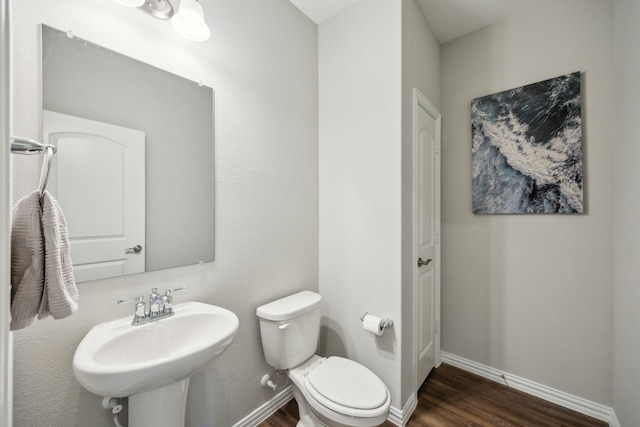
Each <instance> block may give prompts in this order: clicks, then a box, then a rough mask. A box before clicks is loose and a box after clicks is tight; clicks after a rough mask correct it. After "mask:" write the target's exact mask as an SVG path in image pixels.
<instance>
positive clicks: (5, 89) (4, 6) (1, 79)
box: [0, 0, 13, 427]
mask: <svg viewBox="0 0 640 427" xmlns="http://www.w3.org/2000/svg"><path fill="white" fill-rule="evenodd" d="M10 3H11V2H10V1H9V0H2V3H0V46H2V48H1V49H0V97H1V98H2V99H1V100H0V103H1V104H0V129H2V130H1V131H0V132H1V135H0V140H2V144H3V146H2V148H0V165H1V166H2V167H1V168H0V169H1V170H2V172H1V173H0V188H2V191H0V194H1V196H0V245H1V246H0V276H1V279H0V282H2V284H3V289H2V290H3V291H2V292H0V378H3V379H4V380H3V381H1V382H0V425H3V426H7V427H11V425H12V419H13V409H12V406H13V397H12V395H13V349H12V337H11V332H10V331H9V313H10V312H11V310H10V298H9V288H8V283H10V282H11V280H10V276H11V274H10V270H11V262H10V257H11V255H10V253H11V246H10V243H9V235H10V226H11V161H10V157H11V143H10V136H11V135H10V133H9V130H10V128H11V114H10V113H11V103H10V94H11V86H10V75H11V73H10V71H9V70H10V53H9V49H10V43H9V41H10V27H9V25H10V16H11V13H10V12H11V11H10Z"/></svg>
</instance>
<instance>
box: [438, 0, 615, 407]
mask: <svg viewBox="0 0 640 427" xmlns="http://www.w3.org/2000/svg"><path fill="white" fill-rule="evenodd" d="M611 26H612V10H611V3H610V2H609V1H602V0H564V1H546V2H543V3H541V4H540V5H539V6H536V7H533V8H530V9H527V10H524V11H523V12H522V13H519V14H518V15H516V16H513V17H511V18H509V19H507V20H505V21H502V22H500V23H497V24H495V25H492V26H490V27H488V28H485V29H482V30H479V31H477V32H475V33H472V34H470V35H468V36H465V37H462V38H460V39H457V40H455V41H452V42H450V43H448V44H445V45H444V46H442V58H441V61H442V62H441V64H442V69H441V73H442V74H441V75H442V86H441V90H442V92H441V97H442V117H443V119H442V124H443V144H442V147H443V148H442V171H443V177H442V184H443V186H442V218H443V230H442V251H443V252H442V260H443V264H442V315H443V318H442V346H443V350H444V351H447V352H450V353H453V354H456V355H460V356H463V357H466V358H469V359H471V360H474V361H477V362H480V363H483V364H486V365H489V366H492V367H495V368H498V369H502V370H505V371H507V372H510V373H513V374H516V375H519V376H522V377H525V378H528V379H530V380H533V381H536V382H539V383H542V384H545V385H547V386H550V387H554V388H557V389H559V390H562V391H565V392H568V393H572V394H575V395H577V396H580V397H583V398H587V399H590V400H593V401H596V402H599V403H603V404H611V390H612V385H611V381H612V378H611V357H612V356H611V352H612V317H613V313H612V303H613V292H612V286H613V285H612V266H613V255H612V250H613V241H612V219H613V210H612V184H611V175H612V168H611V158H612V155H611V151H612V149H613V147H614V146H613V139H614V137H613V135H614V134H615V126H614V124H613V123H614V118H615V116H614V111H613V108H612V106H613V100H614V98H613V89H614V85H613V78H614V74H613V66H612V59H613V58H612V50H611V46H612V45H611V43H612V38H611V32H612V31H611V28H612V27H611ZM578 70H579V71H582V72H583V80H582V93H583V104H582V107H583V110H582V112H583V116H582V117H583V132H584V140H583V143H584V176H585V195H586V197H585V201H586V204H585V207H586V213H585V214H584V215H520V216H518V215H502V216H497V215H473V214H472V213H471V129H470V101H471V100H472V99H473V98H476V97H479V96H483V95H488V94H491V93H495V92H499V91H502V90H505V89H510V88H514V87H518V86H521V85H524V84H528V83H534V82H537V81H540V80H544V79H548V78H551V77H556V76H559V75H563V74H567V73H570V72H573V71H578Z"/></svg>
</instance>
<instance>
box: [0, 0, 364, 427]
mask: <svg viewBox="0 0 640 427" xmlns="http://www.w3.org/2000/svg"><path fill="white" fill-rule="evenodd" d="M13 3H14V10H13V17H14V23H13V26H12V28H13V81H14V84H13V91H14V92H13V108H14V123H13V124H14V128H15V133H17V134H20V135H24V136H28V137H35V138H38V137H39V136H40V124H39V123H40V107H41V106H40V93H39V90H40V77H39V70H40V64H39V61H38V55H39V53H38V52H39V40H38V27H37V26H38V24H40V23H45V24H47V25H50V26H52V27H55V28H58V29H62V30H67V29H71V30H73V31H74V32H75V34H76V35H78V36H79V37H82V38H85V39H88V40H90V41H92V42H94V43H97V44H100V45H103V46H105V47H108V48H111V49H113V50H116V51H118V52H120V53H123V54H125V55H129V56H132V57H135V58H137V59H139V60H142V61H145V62H148V63H150V64H152V65H155V66H157V67H160V68H163V69H166V70H168V71H171V72H173V73H176V74H178V75H181V76H183V77H187V78H190V79H192V80H194V81H199V80H202V81H203V82H204V83H205V84H206V85H208V86H211V87H213V88H214V90H215V92H216V96H215V98H216V117H215V124H216V142H215V143H216V147H215V150H216V170H215V173H216V193H215V197H216V216H215V227H216V242H215V243H216V261H215V262H214V263H212V264H205V265H204V266H203V267H198V266H194V267H184V268H176V269H170V270H164V271H158V272H153V273H146V274H141V275H135V276H128V277H123V278H118V279H110V280H104V281H97V282H90V283H82V284H81V285H80V307H81V308H80V310H79V312H78V313H76V314H74V315H73V316H71V317H69V318H68V319H65V320H62V321H52V320H44V321H37V322H36V323H35V324H34V325H33V326H31V327H29V328H27V329H25V330H21V331H17V332H16V333H15V334H14V336H15V385H14V388H15V425H16V426H34V427H35V426H88V425H91V426H96V427H100V426H102V427H107V426H112V425H113V422H112V420H111V418H110V417H109V416H108V412H107V411H105V410H103V409H102V408H101V407H100V397H98V396H95V395H92V394H90V393H88V392H86V391H84V390H83V389H82V388H81V386H80V385H79V384H78V383H77V382H76V381H75V379H74V378H73V376H72V371H71V361H72V357H73V353H74V350H75V348H76V346H77V344H78V343H79V342H80V340H81V339H82V337H83V336H84V334H85V333H86V332H87V331H88V330H89V328H90V327H91V326H93V325H95V324H96V323H99V322H102V321H105V320H109V319H114V318H118V317H122V316H128V315H130V314H131V307H130V306H116V304H115V302H116V301H117V300H118V299H119V298H125V297H131V296H135V295H138V294H147V293H148V292H149V289H150V288H151V287H152V286H157V287H159V288H160V289H165V288H169V287H176V286H187V287H188V289H189V290H188V291H187V292H185V293H181V294H179V295H176V302H180V300H198V301H203V302H208V303H214V304H218V305H221V306H223V307H227V308H229V309H231V310H233V311H234V312H235V313H236V314H237V315H238V317H239V318H240V330H239V333H238V336H237V338H236V340H235V342H234V343H233V344H232V345H231V347H230V348H229V349H228V350H227V351H226V352H225V353H223V354H222V355H221V356H220V357H219V358H218V359H217V360H216V361H215V363H213V364H211V365H210V366H209V367H208V368H207V369H206V370H205V371H204V372H202V373H200V374H197V375H196V376H194V377H193V378H192V381H191V393H190V398H189V403H188V425H189V426H198V427H200V426H205V425H206V426H208V425H214V424H215V425H221V426H230V425H232V424H233V423H234V422H236V421H237V420H239V419H241V418H242V417H244V416H245V415H247V414H249V413H250V412H251V411H253V410H254V409H255V408H257V407H258V406H259V405H261V404H262V403H263V402H265V401H267V400H268V399H270V398H271V397H272V396H273V392H271V391H268V390H266V389H264V388H261V387H260V384H259V381H260V378H261V376H262V375H263V374H264V373H266V372H268V371H269V368H268V366H267V365H266V363H265V362H264V357H263V354H262V348H261V345H260V338H259V332H258V323H257V319H256V317H255V308H256V307H257V306H258V305H260V304H263V303H265V302H267V301H270V300H272V299H275V298H279V297H281V296H284V295H287V294H289V293H292V292H295V291H298V290H302V289H311V290H316V289H317V280H318V279H317V275H318V237H317V236H318V191H317V188H318V177H317V175H318V168H317V164H318V152H317V150H318V145H317V134H318V127H317V117H318V111H317V102H318V98H317V87H318V86H317V30H316V26H315V24H313V23H312V22H311V21H309V20H308V19H307V18H306V17H304V16H303V15H302V14H301V13H300V12H299V11H298V10H297V9H296V8H295V7H294V6H292V5H291V4H290V3H289V1H287V0H273V1H269V2H265V1H263V0H234V1H227V0H202V1H201V3H202V5H203V7H204V9H205V14H206V19H207V21H208V23H209V25H210V27H211V29H212V37H211V39H210V40H209V41H207V42H205V43H201V44H197V43H192V42H188V41H186V40H183V39H181V38H180V37H179V36H177V35H176V34H175V33H174V31H173V30H172V28H171V25H170V24H169V23H168V22H162V21H157V20H154V19H152V18H149V17H147V16H145V15H144V14H142V13H140V12H138V11H136V10H131V9H127V8H125V7H122V6H119V5H117V4H116V3H114V2H111V1H104V0H60V1H56V2H52V1H47V0H20V1H14V2H13ZM97 84H99V82H97ZM7 172H8V171H7V170H6V169H3V172H2V173H3V174H4V178H3V179H8V175H7ZM36 181H37V178H36ZM3 214H6V212H3ZM358 315H359V314H357V313H356V314H355V316H358ZM167 345H171V343H167Z"/></svg>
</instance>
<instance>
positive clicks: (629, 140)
mask: <svg viewBox="0 0 640 427" xmlns="http://www.w3.org/2000/svg"><path fill="white" fill-rule="evenodd" d="M639 40H640V3H639V2H638V1H637V0H615V1H614V51H615V65H616V76H615V77H616V79H615V81H616V84H617V90H616V107H617V108H616V121H615V126H616V129H617V134H616V135H617V137H616V138H614V140H615V141H616V143H615V153H616V155H615V158H614V175H613V184H614V187H613V188H614V204H613V209H614V221H613V224H614V226H613V232H614V238H615V245H614V254H615V256H614V278H615V282H614V283H615V291H614V294H615V301H614V309H613V313H614V331H615V333H614V344H615V347H614V362H613V408H614V410H615V412H616V415H617V417H618V420H619V421H620V425H622V426H625V427H626V426H638V425H640V410H639V409H638V401H639V400H640V369H638V361H639V360H640V334H638V325H640V309H638V307H640V287H639V286H638V277H640V263H638V258H639V257H640V227H639V226H638V211H639V210H640V201H639V199H638V183H639V182H640V168H639V167H638V159H640V145H639V144H638V135H640V121H638V117H639V116H640V107H639V106H638V99H640V82H639V81H638V76H640V53H639V52H638V41H639Z"/></svg>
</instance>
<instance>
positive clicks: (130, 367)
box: [73, 302, 239, 397]
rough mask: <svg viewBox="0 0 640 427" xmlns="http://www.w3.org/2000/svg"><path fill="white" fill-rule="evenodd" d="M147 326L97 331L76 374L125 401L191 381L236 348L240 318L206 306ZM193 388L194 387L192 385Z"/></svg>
mask: <svg viewBox="0 0 640 427" xmlns="http://www.w3.org/2000/svg"><path fill="white" fill-rule="evenodd" d="M174 310H175V315H173V316H171V317H168V318H165V319H161V320H158V321H155V322H151V323H147V324H145V325H141V326H132V325H131V319H132V316H127V317H124V318H122V319H118V320H114V321H111V322H106V323H101V324H99V325H96V326H94V327H93V328H92V329H91V330H90V331H89V333H88V334H87V335H86V336H85V337H84V338H83V339H82V342H81V343H80V345H79V346H78V348H77V350H76V353H75V356H74V358H73V373H74V375H75V377H76V379H77V380H78V382H79V383H80V384H82V386H83V387H84V388H86V389H87V390H89V391H90V392H92V393H95V394H98V395H102V396H110V397H124V396H131V395H134V394H137V393H143V392H147V391H149V390H154V389H158V388H161V387H164V386H167V385H169V384H172V383H175V382H177V381H181V380H184V379H185V378H187V379H188V378H189V377H190V376H191V375H193V374H194V373H196V372H197V371H199V370H200V369H202V368H204V366H205V365H207V363H209V362H210V361H211V360H213V359H214V358H215V357H216V356H217V355H218V354H219V353H221V352H222V351H223V350H224V349H225V348H227V347H228V346H229V344H231V342H232V341H233V339H234V338H235V336H236V333H237V332H238V326H239V321H238V317H237V316H236V315H235V314H234V313H232V312H231V311H229V310H226V309H224V308H221V307H217V306H214V305H209V304H204V303H200V302H186V303H182V304H176V305H175V306H174ZM186 384H187V385H188V381H187V382H186Z"/></svg>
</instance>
